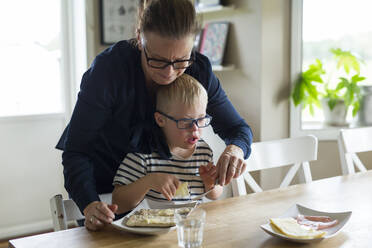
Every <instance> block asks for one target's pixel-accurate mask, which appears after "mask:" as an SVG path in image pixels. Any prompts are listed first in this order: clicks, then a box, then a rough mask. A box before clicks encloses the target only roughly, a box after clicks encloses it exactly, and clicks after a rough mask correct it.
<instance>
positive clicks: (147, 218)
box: [112, 182, 198, 235]
mask: <svg viewBox="0 0 372 248" xmlns="http://www.w3.org/2000/svg"><path fill="white" fill-rule="evenodd" d="M178 197H190V194H189V191H188V184H187V182H184V183H181V185H180V186H179V187H178V188H177V190H176V193H175V198H178ZM143 203H145V204H140V205H139V206H137V207H136V208H135V209H134V210H133V211H132V212H130V213H129V214H128V215H127V216H125V217H123V218H121V219H119V220H116V221H114V222H112V225H113V226H114V227H115V228H117V229H119V230H124V231H128V232H132V233H137V234H147V235H160V234H165V233H168V232H170V231H172V230H174V229H175V228H176V223H175V221H174V213H175V210H176V209H179V210H178V212H181V213H184V214H188V213H190V212H191V210H192V209H193V208H195V207H196V206H197V205H198V202H197V201H191V202H188V203H184V204H177V203H175V202H169V203H167V202H164V201H154V200H149V199H146V200H144V202H143Z"/></svg>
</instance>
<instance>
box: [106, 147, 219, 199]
mask: <svg viewBox="0 0 372 248" xmlns="http://www.w3.org/2000/svg"><path fill="white" fill-rule="evenodd" d="M209 162H213V152H212V149H211V148H210V147H209V145H208V144H207V143H206V142H205V141H204V140H199V141H198V142H197V144H196V148H195V151H194V153H193V154H192V155H191V156H190V157H188V158H186V159H185V158H181V157H178V156H176V155H174V154H172V156H171V157H170V158H168V159H164V158H162V157H160V156H159V154H157V153H156V152H153V153H151V154H141V153H128V154H127V156H126V157H125V159H124V160H123V162H122V163H121V164H120V166H119V168H118V170H117V172H116V176H115V177H114V182H113V185H128V184H130V183H132V182H134V181H136V180H138V179H139V178H141V177H143V176H146V175H147V174H149V173H167V174H172V175H175V176H176V177H177V178H178V179H179V180H180V181H181V182H188V186H189V192H190V195H191V197H193V196H198V195H200V194H203V193H204V184H203V181H202V179H201V177H200V174H199V167H200V166H201V165H207V164H208V163H209ZM145 198H148V199H151V200H157V201H166V202H168V200H167V199H166V198H165V197H164V196H163V195H162V194H161V193H160V192H157V191H155V190H152V189H151V190H149V191H148V192H147V193H146V196H145ZM189 200H190V199H189V198H173V199H172V201H175V202H180V201H189Z"/></svg>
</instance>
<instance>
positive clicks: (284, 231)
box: [261, 204, 352, 243]
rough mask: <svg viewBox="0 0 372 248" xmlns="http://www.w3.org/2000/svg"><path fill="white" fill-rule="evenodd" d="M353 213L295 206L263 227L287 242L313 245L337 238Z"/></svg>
mask: <svg viewBox="0 0 372 248" xmlns="http://www.w3.org/2000/svg"><path fill="white" fill-rule="evenodd" d="M351 214H352V212H351V211H346V212H324V211H317V210H314V209H311V208H307V207H304V206H302V205H300V204H295V205H293V206H292V207H291V208H289V209H288V210H287V211H286V212H285V213H283V214H282V215H281V216H279V217H275V218H270V219H269V222H268V223H266V224H263V225H261V228H262V230H264V231H265V232H266V233H268V234H270V235H272V236H274V237H277V238H281V239H285V240H289V241H293V242H299V243H312V242H319V241H322V240H323V239H327V238H330V237H333V236H335V235H336V234H337V233H339V232H340V231H341V229H342V228H343V227H344V226H345V224H346V223H347V222H348V220H349V219H350V217H351Z"/></svg>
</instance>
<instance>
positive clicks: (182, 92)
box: [156, 73, 208, 112]
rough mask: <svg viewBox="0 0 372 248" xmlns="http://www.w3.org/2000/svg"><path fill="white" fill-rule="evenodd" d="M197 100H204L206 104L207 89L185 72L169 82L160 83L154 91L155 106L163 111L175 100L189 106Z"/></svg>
mask: <svg viewBox="0 0 372 248" xmlns="http://www.w3.org/2000/svg"><path fill="white" fill-rule="evenodd" d="M198 101H205V103H206V104H207V102H208V94H207V91H206V90H205V89H204V87H203V86H202V85H201V84H200V83H199V82H198V80H196V79H195V78H193V77H192V76H190V75H187V74H185V73H184V74H182V75H181V76H179V77H178V78H177V79H176V80H175V81H174V82H172V83H171V84H167V85H160V86H159V87H158V89H157V93H156V108H157V110H159V111H163V112H166V110H167V109H168V108H169V107H170V106H171V105H172V104H174V103H175V102H179V103H182V104H185V105H186V106H187V107H191V106H194V105H195V104H196V103H197V102H198Z"/></svg>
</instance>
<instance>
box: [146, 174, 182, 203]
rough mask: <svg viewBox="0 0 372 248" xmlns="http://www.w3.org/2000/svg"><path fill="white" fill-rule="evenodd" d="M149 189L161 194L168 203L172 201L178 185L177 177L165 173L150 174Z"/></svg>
mask: <svg viewBox="0 0 372 248" xmlns="http://www.w3.org/2000/svg"><path fill="white" fill-rule="evenodd" d="M149 175H150V188H151V189H153V190H156V191H158V192H160V193H162V194H163V195H164V196H165V198H167V199H168V201H170V200H172V198H173V196H174V194H175V193H176V190H177V188H178V186H179V184H180V181H179V180H178V178H177V177H175V176H174V175H171V174H166V173H151V174H149Z"/></svg>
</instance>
